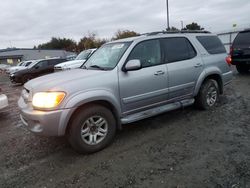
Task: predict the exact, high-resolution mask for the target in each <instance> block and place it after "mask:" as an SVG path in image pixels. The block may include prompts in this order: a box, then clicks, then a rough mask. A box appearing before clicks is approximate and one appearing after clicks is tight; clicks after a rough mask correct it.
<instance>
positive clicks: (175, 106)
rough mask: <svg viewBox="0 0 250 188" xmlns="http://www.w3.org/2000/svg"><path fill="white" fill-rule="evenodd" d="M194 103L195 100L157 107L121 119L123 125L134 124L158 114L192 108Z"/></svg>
mask: <svg viewBox="0 0 250 188" xmlns="http://www.w3.org/2000/svg"><path fill="white" fill-rule="evenodd" d="M193 103H194V99H186V100H183V101H180V102H175V103H170V104H167V105H164V106H160V107H156V108H153V109H149V110H146V111H143V112H139V113H136V114H132V115H128V116H126V117H124V118H122V119H121V122H122V124H127V123H132V122H135V121H139V120H142V119H145V118H149V117H152V116H155V115H158V114H162V113H164V112H168V111H172V110H176V109H178V108H182V107H186V106H190V105H192V104H193Z"/></svg>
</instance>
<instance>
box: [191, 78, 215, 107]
mask: <svg viewBox="0 0 250 188" xmlns="http://www.w3.org/2000/svg"><path fill="white" fill-rule="evenodd" d="M218 98H219V87H218V83H217V81H216V80H213V79H208V80H206V81H205V82H204V83H203V84H202V86H201V88H200V91H199V94H198V95H197V97H196V101H195V102H196V105H197V107H198V108H200V109H203V110H208V109H210V108H211V107H213V106H214V105H215V104H216V102H217V101H218Z"/></svg>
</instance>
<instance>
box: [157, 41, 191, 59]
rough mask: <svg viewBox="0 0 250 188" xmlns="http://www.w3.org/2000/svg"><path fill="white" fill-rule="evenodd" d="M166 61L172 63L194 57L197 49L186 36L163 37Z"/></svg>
mask: <svg viewBox="0 0 250 188" xmlns="http://www.w3.org/2000/svg"><path fill="white" fill-rule="evenodd" d="M162 46H163V51H164V60H165V63H172V62H177V61H183V60H188V59H192V58H194V57H195V56H196V51H195V50H194V47H193V46H192V45H191V44H190V42H189V41H188V40H187V39H186V38H184V37H176V38H165V39H162Z"/></svg>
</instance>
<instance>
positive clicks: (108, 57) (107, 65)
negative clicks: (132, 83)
mask: <svg viewBox="0 0 250 188" xmlns="http://www.w3.org/2000/svg"><path fill="white" fill-rule="evenodd" d="M130 44H131V43H130V42H122V43H111V44H106V45H103V46H102V47H101V48H100V49H98V50H97V51H96V52H95V53H94V54H93V55H92V56H91V57H90V58H89V59H88V60H87V62H86V63H85V64H84V66H83V68H86V69H91V68H97V69H113V68H115V66H116V65H117V63H118V62H119V60H120V59H121V57H122V55H123V54H124V53H125V51H126V50H127V48H128V47H129V45H130Z"/></svg>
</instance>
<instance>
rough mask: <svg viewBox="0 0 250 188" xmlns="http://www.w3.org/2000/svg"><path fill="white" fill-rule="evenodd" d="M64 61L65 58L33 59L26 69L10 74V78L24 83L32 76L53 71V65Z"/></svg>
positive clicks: (14, 81)
mask: <svg viewBox="0 0 250 188" xmlns="http://www.w3.org/2000/svg"><path fill="white" fill-rule="evenodd" d="M64 61H65V59H61V58H51V59H41V60H37V61H34V62H33V63H31V64H30V65H29V66H28V67H27V69H24V70H20V71H18V72H15V73H13V74H11V75H10V80H11V81H12V82H13V83H22V84H24V83H25V82H27V81H28V80H31V79H33V78H36V77H39V76H42V75H45V74H49V73H53V72H54V66H55V65H57V64H59V63H61V62H64Z"/></svg>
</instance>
